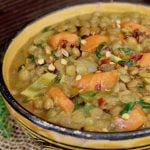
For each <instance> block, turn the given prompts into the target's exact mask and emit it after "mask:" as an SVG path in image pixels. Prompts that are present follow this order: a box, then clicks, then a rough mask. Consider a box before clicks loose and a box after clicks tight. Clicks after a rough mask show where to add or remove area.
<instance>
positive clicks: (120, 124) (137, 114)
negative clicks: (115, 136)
mask: <svg viewBox="0 0 150 150" xmlns="http://www.w3.org/2000/svg"><path fill="white" fill-rule="evenodd" d="M130 107H133V104H132V106H130ZM145 117H146V115H145V113H144V111H143V110H142V108H141V107H140V106H139V105H135V106H134V108H133V109H132V110H131V111H130V112H129V113H128V117H126V119H125V118H122V117H115V118H114V124H115V125H116V128H117V129H118V130H119V131H133V130H136V129H138V128H140V127H141V126H142V125H143V124H144V122H145Z"/></svg>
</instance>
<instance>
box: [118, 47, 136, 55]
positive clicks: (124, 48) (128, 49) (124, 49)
mask: <svg viewBox="0 0 150 150" xmlns="http://www.w3.org/2000/svg"><path fill="white" fill-rule="evenodd" d="M118 50H119V51H123V52H124V53H125V54H130V53H132V52H133V49H131V48H128V47H119V48H118Z"/></svg>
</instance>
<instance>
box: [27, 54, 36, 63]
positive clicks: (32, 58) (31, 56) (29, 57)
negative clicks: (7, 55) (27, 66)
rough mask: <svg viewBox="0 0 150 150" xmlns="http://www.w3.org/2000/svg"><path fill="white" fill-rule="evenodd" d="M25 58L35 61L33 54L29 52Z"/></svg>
mask: <svg viewBox="0 0 150 150" xmlns="http://www.w3.org/2000/svg"><path fill="white" fill-rule="evenodd" d="M27 59H28V60H29V61H30V62H35V56H34V55H32V54H30V55H29V56H28V57H27Z"/></svg>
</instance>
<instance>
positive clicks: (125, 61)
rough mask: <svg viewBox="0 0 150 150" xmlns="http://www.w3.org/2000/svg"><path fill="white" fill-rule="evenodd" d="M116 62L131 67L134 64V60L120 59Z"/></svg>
mask: <svg viewBox="0 0 150 150" xmlns="http://www.w3.org/2000/svg"><path fill="white" fill-rule="evenodd" d="M118 64H119V65H121V66H128V67H132V66H133V65H134V62H133V61H132V60H120V61H118Z"/></svg>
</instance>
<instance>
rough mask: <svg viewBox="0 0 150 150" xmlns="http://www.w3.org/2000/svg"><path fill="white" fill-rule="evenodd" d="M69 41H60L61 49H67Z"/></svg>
mask: <svg viewBox="0 0 150 150" xmlns="http://www.w3.org/2000/svg"><path fill="white" fill-rule="evenodd" d="M66 45H67V40H60V41H59V47H60V48H66Z"/></svg>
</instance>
